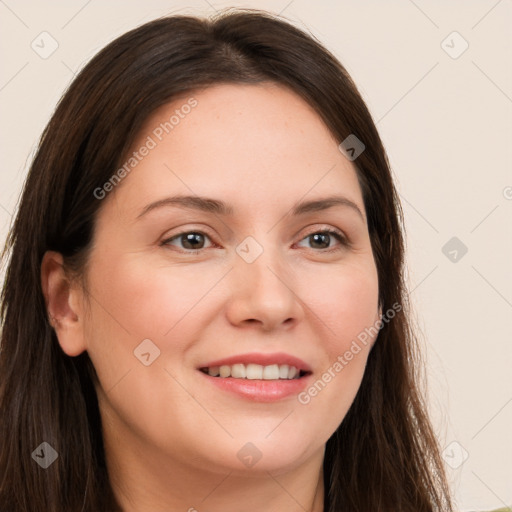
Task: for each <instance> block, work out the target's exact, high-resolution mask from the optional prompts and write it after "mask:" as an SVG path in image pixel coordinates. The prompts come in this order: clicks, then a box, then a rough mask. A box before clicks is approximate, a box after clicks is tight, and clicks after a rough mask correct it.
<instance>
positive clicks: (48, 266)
mask: <svg viewBox="0 0 512 512" xmlns="http://www.w3.org/2000/svg"><path fill="white" fill-rule="evenodd" d="M63 262H64V260H63V257H62V255H61V254H60V253H58V252H54V251H47V252H46V253H45V255H44V257H43V261H42V263H41V286H42V289H43V295H44V299H45V303H46V310H47V313H48V317H49V319H50V324H51V325H52V327H53V328H54V330H55V333H56V334H57V338H58V341H59V345H60V346H61V348H62V350H63V351H64V352H65V353H66V354H67V355H68V356H77V355H80V354H81V353H82V352H83V351H84V350H85V349H86V347H85V337H84V330H83V327H84V326H83V312H82V311H80V307H79V304H80V301H78V300H77V298H78V295H79V294H80V290H79V289H77V287H76V285H73V283H72V282H71V281H70V279H69V278H68V276H67V275H66V273H65V270H64V265H63Z"/></svg>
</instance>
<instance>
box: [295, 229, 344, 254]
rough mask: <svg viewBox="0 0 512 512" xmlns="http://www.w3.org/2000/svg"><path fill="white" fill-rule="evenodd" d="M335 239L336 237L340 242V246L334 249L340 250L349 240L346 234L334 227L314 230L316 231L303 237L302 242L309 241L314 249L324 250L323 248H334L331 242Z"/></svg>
mask: <svg viewBox="0 0 512 512" xmlns="http://www.w3.org/2000/svg"><path fill="white" fill-rule="evenodd" d="M333 239H335V240H337V241H338V242H339V246H338V247H337V248H334V249H332V250H339V249H342V248H343V247H345V246H347V245H348V241H347V239H346V238H345V236H344V235H343V234H342V233H341V232H338V231H335V230H333V229H325V230H322V231H314V232H312V233H310V234H309V235H307V236H306V237H305V238H303V239H302V240H301V242H303V241H309V242H310V243H311V245H312V249H320V250H322V249H331V248H332V245H331V242H332V241H333ZM328 252H329V251H328Z"/></svg>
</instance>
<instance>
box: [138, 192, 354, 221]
mask: <svg viewBox="0 0 512 512" xmlns="http://www.w3.org/2000/svg"><path fill="white" fill-rule="evenodd" d="M334 206H345V207H348V208H351V209H352V210H354V211H355V212H357V214H358V215H359V216H360V217H361V219H363V220H364V215H363V213H362V211H361V209H360V208H359V206H357V204H356V203H354V202H353V201H351V200H350V199H348V198H346V197H343V196H329V197H325V198H320V199H314V200H312V201H302V202H299V203H296V204H295V205H294V206H293V208H292V210H291V213H292V215H294V216H300V215H304V214H306V213H311V212H318V211H323V210H327V209H329V208H332V207H334ZM163 207H177V208H183V209H187V210H199V211H202V212H206V213H214V214H216V215H223V216H231V215H233V214H234V209H233V207H232V206H230V205H228V204H226V203H224V202H223V201H220V200H218V199H212V198H209V197H201V196H184V195H179V196H171V197H166V198H164V199H160V200H158V201H155V202H153V203H150V204H148V205H147V206H145V207H144V208H143V209H142V211H141V212H140V214H139V215H138V216H137V219H140V218H141V217H143V216H144V215H146V214H147V213H149V212H151V211H153V210H156V209H159V208H163Z"/></svg>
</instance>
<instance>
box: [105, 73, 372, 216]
mask: <svg viewBox="0 0 512 512" xmlns="http://www.w3.org/2000/svg"><path fill="white" fill-rule="evenodd" d="M338 143H339V142H338V141H336V140H335V138H334V136H333V135H332V133H331V132H330V131H329V129H328V128H327V126H326V125H325V123H324V122H323V121H322V119H321V118H320V116H319V115H318V114H317V112H316V111H315V110H314V109H313V108H312V107H311V106H310V105H309V104H308V103H306V102H305V101H304V100H303V99H302V98H301V97H300V96H298V95H297V94H295V93H294V92H292V91H291V90H289V89H287V88H285V87H283V86H280V85H277V84H272V83H264V84H257V85H245V84H244V85H239V84H222V85H216V86H213V87H209V88H206V89H202V90H197V91H194V92H191V93H190V94H186V95H182V96H181V97H179V98H178V99H175V100H174V101H172V102H171V103H169V104H166V105H164V106H163V107H161V108H160V109H158V110H157V111H155V112H154V113H153V114H152V115H151V116H150V117H149V118H148V119H147V121H146V122H145V124H144V126H143V128H142V129H141V130H140V133H139V136H138V137H137V139H136V141H135V143H134V145H133V147H132V150H131V152H130V155H132V159H133V158H135V157H134V156H133V152H138V153H140V151H139V150H140V149H141V148H143V147H144V146H147V147H150V150H148V151H144V154H145V156H143V157H140V155H138V158H139V160H137V162H136V165H134V166H133V168H132V169H131V170H130V172H129V176H128V177H127V178H125V180H124V182H123V183H122V187H117V189H116V190H115V194H116V195H117V194H122V195H123V204H125V205H127V206H129V205H135V204H137V205H141V204H142V203H145V202H148V201H150V200H155V199H158V198H159V197H162V198H163V197H165V196H166V195H171V194H187V195H194V194H197V195H204V196H209V197H222V198H224V199H225V200H226V202H229V203H230V204H235V207H236V204H238V205H239V206H246V207H248V206H251V205H252V206H253V207H255V208H262V207H264V208H269V207H270V205H274V206H279V205H280V203H282V206H285V204H284V203H288V202H290V203H296V202H297V201H298V200H299V199H300V198H301V197H304V196H307V197H306V198H309V196H311V197H313V196H315V195H326V194H327V193H329V194H332V193H335V192H340V193H344V194H345V195H347V196H349V198H350V199H351V200H353V201H354V202H356V203H358V204H359V205H360V206H361V209H363V206H362V199H361V193H360V189H359V183H358V181H357V175H356V172H355V168H354V166H353V164H352V163H351V162H349V161H348V160H347V159H346V158H345V157H344V156H343V155H342V154H341V152H340V151H339V150H338ZM260 213H262V212H260Z"/></svg>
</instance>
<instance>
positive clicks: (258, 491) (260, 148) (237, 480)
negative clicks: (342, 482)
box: [42, 84, 380, 512]
mask: <svg viewBox="0 0 512 512" xmlns="http://www.w3.org/2000/svg"><path fill="white" fill-rule="evenodd" d="M190 96H192V95H189V96H187V97H184V99H179V100H176V101H174V102H173V103H171V104H168V105H165V106H164V107H162V108H160V109H159V110H158V111H156V112H155V113H154V114H153V115H152V116H151V117H150V118H149V119H148V120H147V122H146V125H145V127H144V128H143V129H142V130H141V133H140V136H139V138H138V140H137V141H136V143H135V144H134V150H136V149H137V148H140V146H141V145H142V144H143V143H144V141H145V140H147V137H148V135H151V134H152V132H153V130H154V129H155V127H158V126H159V124H160V123H161V122H163V121H165V120H168V119H169V118H170V116H171V115H172V113H173V112H174V111H175V110H176V108H180V106H181V105H183V104H184V103H185V102H186V100H187V98H189V97H190ZM193 97H194V98H195V99H196V100H197V102H198V104H197V106H196V107H195V108H193V109H192V110H191V112H190V113H189V114H188V115H186V116H184V118H183V119H180V122H179V124H178V125H177V126H175V127H174V129H173V130H172V132H171V133H169V134H166V135H165V136H164V137H163V138H162V141H160V142H159V143H158V145H157V146H156V147H155V148H154V149H152V150H151V151H150V152H149V154H148V155H147V156H145V157H144V158H143V159H142V161H140V162H139V163H138V165H137V166H136V167H135V168H134V169H133V170H132V171H131V172H130V174H129V175H128V176H127V177H126V178H125V179H124V180H123V181H122V183H121V184H120V185H118V186H117V187H115V190H113V191H111V192H110V193H109V194H108V195H107V197H106V198H105V199H103V203H102V205H101V209H100V211H99V214H98V217H97V222H96V226H95V233H94V241H93V248H92V251H91V254H90V259H89V262H88V267H87V274H86V282H87V288H86V290H84V289H83V288H82V287H81V286H80V285H79V283H78V282H76V281H72V280H69V279H68V278H67V277H66V274H65V272H64V270H63V267H62V258H61V256H60V255H59V254H58V253H53V252H48V253H47V254H46V255H45V257H44V260H43V265H42V283H43V290H44V293H45V297H46V301H47V305H48V311H49V314H50V315H51V317H53V319H54V320H53V325H54V327H55V329H56V332H57V336H58V339H59V343H60V345H61V347H62V350H63V351H64V352H65V353H66V354H68V355H69V356H76V355H78V354H80V353H82V352H83V351H87V352H88V354H89V356H90V358H91V360H92V361H93V363H94V366H95V368H96V371H97V374H98V377H99V382H98V384H97V393H98V401H99V406H100V412H101V416H102V421H103V428H104V439H105V447H106V456H107V464H108V469H109V473H110V476H111V480H112V484H113V488H114V491H115V494H116V496H117V498H118V500H119V502H120V503H121V505H122V507H123V510H125V511H126V512H135V511H137V512H141V511H151V512H160V511H161V512H163V511H166V512H169V511H187V510H188V511H190V512H192V511H194V510H197V511H198V512H202V511H205V510H208V511H209V512H220V511H221V510H222V511H223V512H235V511H239V510H240V509H241V508H250V509H251V510H252V511H254V512H258V511H265V512H273V511H275V512H277V511H282V510H287V511H290V512H299V511H301V512H302V511H303V510H308V511H313V512H320V511H322V510H323V500H324V488H323V480H322V479H323V473H322V462H323V457H324V450H325V443H326V441H327V440H328V439H329V437H330V436H331V435H332V434H333V432H334V431H335V430H336V428H337V427H338V425H339V424H340V423H341V421H342V420H343V418H344V417H345V415H346V413H347V411H348V409H349V407H350V405H351V403H352V402H353V400H354V398H355V395H356V393H357V391H358V389H359V386H360V383H361V379H362V377H363V373H364V369H365V365H366V361H367V356H368V353H369V350H370V349H371V343H369V344H368V345H367V346H362V350H361V351H360V352H359V353H358V354H357V355H355V356H354V357H353V359H352V360H351V361H350V362H349V363H348V364H347V365H346V366H344V368H343V370H342V371H340V372H338V373H336V376H335V377H334V378H332V379H331V381H330V382H329V383H328V385H326V386H325V388H324V389H323V390H322V391H321V392H319V393H318V394H317V396H315V397H312V398H311V400H310V402H309V403H307V404H301V403H299V401H298V400H297V395H294V396H291V397H287V398H284V399H282V400H279V401H277V402H273V403H262V402H254V401H251V400H247V399H245V398H241V397H239V396H238V395H233V394H231V393H227V392H225V391H222V390H219V389H218V388H217V386H213V385H212V384H211V383H209V382H208V381H207V379H205V378H204V376H203V375H201V374H199V373H198V369H197V368H198V365H200V364H202V363H205V362H209V361H213V360H215V359H219V358H224V357H229V356H232V355H235V354H243V353H248V352H260V353H272V352H285V353H288V354H292V355H294V356H296V357H299V358H301V359H302V360H304V361H305V362H307V363H308V364H309V365H310V366H311V368H312V371H313V375H312V381H311V382H314V381H316V380H317V379H319V378H321V376H322V374H323V373H324V372H325V371H326V370H327V369H328V368H329V367H332V365H333V363H334V362H335V361H336V360H337V358H338V356H340V355H343V354H344V353H345V352H346V351H347V350H348V349H349V348H350V346H351V343H352V342H353V340H355V339H356V337H357V335H358V334H359V333H361V332H362V331H363V330H364V329H365V328H366V327H369V326H371V325H374V324H375V322H376V321H378V319H379V315H380V311H379V308H378V281H377V270H376V267H375V262H374V258H373V254H372V250H371V245H370V239H369V235H368V230H367V225H366V216H365V215H366V214H365V210H364V204H363V199H362V194H361V190H360V187H359V184H358V181H357V177H356V171H355V168H354V166H353V164H352V163H351V162H350V161H348V160H347V159H346V158H345V157H344V156H343V155H342V154H341V152H340V151H339V149H338V144H339V141H336V140H335V139H334V137H333V136H332V135H331V133H330V132H329V130H328V129H327V127H326V126H325V124H324V123H323V122H322V120H321V119H320V117H319V116H318V115H317V114H316V112H315V111H314V110H313V109H312V108H311V107H310V106H309V105H308V104H307V103H305V102H304V101H303V100H302V99H301V98H300V97H298V96H297V95H296V94H294V93H293V92H291V91H289V90H288V89H286V88H284V87H282V86H278V85H275V84H258V85H238V84H237V85H217V86H214V87H210V88H207V89H205V90H200V91H196V92H195V93H194V94H193ZM176 194H184V195H199V196H206V197H209V198H215V199H219V200H222V201H224V202H226V203H228V204H229V205H231V206H232V208H233V210H234V215H233V216H222V215H218V214H213V213H209V212H201V211H195V210H190V209H188V210H187V209H180V208H177V207H162V208H157V209H154V210H152V211H151V212H148V213H147V214H146V215H144V216H143V217H141V218H139V219H138V218H137V217H138V215H139V214H140V213H141V211H142V210H143V209H144V208H145V207H146V206H147V205H148V204H150V203H152V202H154V201H157V200H159V199H163V198H165V197H168V196H171V195H176ZM333 194H337V195H343V196H344V197H346V198H347V199H349V200H350V201H352V202H353V203H355V205H357V206H358V208H359V209H360V211H361V213H362V217H361V216H360V215H359V214H358V213H357V211H356V210H355V209H354V208H350V207H348V206H335V207H332V208H329V209H325V210H322V211H315V212H310V213H307V214H304V215H301V216H295V217H294V216H292V215H291V213H290V212H291V210H292V207H293V206H294V205H295V203H297V202H299V201H306V200H312V199H319V198H323V197H326V196H330V195H333ZM326 229H331V230H332V229H334V230H339V231H340V232H341V233H343V235H344V236H345V237H346V238H347V239H348V240H349V245H344V244H342V243H340V242H339V241H338V240H337V239H336V238H335V237H334V236H331V237H330V240H329V239H327V241H325V239H324V242H325V245H322V240H320V241H317V242H315V240H314V239H312V237H310V236H309V235H312V234H314V233H324V232H325V230H326ZM198 231H199V232H202V233H205V234H206V235H207V236H206V237H204V238H199V242H198V245H197V247H198V248H199V251H197V252H196V253H195V254H194V253H193V252H192V251H191V249H190V246H189V245H187V241H186V238H185V239H184V238H183V237H182V238H180V237H177V238H174V240H173V241H171V242H167V243H164V242H165V241H166V240H168V239H170V238H171V237H174V236H176V235H177V234H180V233H189V232H198ZM247 236H251V237H253V238H254V239H255V240H256V241H257V242H258V244H259V245H260V246H261V247H262V248H263V253H262V254H261V255H260V256H259V257H258V258H257V259H256V260H255V261H254V262H252V263H247V262H246V261H245V260H244V259H243V258H242V257H240V256H239V254H238V253H237V252H236V248H237V245H238V244H240V243H241V242H242V241H243V240H244V239H245V238H246V237H247ZM324 247H327V248H324ZM145 339H150V340H152V342H153V343H154V344H155V345H156V346H157V347H158V349H159V350H160V355H159V357H158V358H157V359H155V360H154V362H152V364H150V365H149V366H145V365H144V364H142V363H141V362H140V361H139V360H138V359H137V358H136V357H135V356H134V350H135V349H136V347H137V346H138V345H139V344H140V343H141V342H142V340H145ZM372 341H374V340H372ZM248 442H250V443H252V444H253V445H254V446H256V447H257V449H258V450H259V452H261V455H262V456H261V459H260V460H259V461H258V462H257V463H256V464H254V465H253V466H252V467H246V466H245V465H244V464H243V463H242V462H241V461H240V459H239V458H238V457H237V453H238V452H239V450H240V449H241V448H242V447H243V446H244V445H246V443H248ZM249 505H250V506H249Z"/></svg>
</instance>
